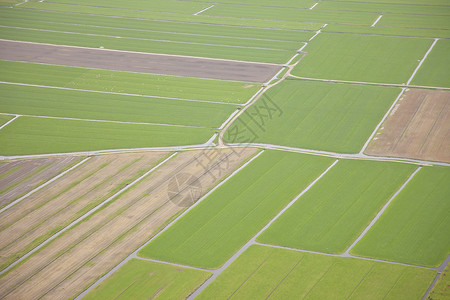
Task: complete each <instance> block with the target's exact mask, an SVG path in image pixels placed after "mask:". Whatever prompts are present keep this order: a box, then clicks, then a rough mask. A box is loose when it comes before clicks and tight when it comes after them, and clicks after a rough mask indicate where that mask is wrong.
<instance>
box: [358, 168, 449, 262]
mask: <svg viewBox="0 0 450 300" xmlns="http://www.w3.org/2000/svg"><path fill="white" fill-rule="evenodd" d="M449 182H450V170H449V169H448V167H437V166H435V167H424V168H423V169H422V170H420V171H419V173H417V175H416V176H415V177H414V178H413V179H412V180H411V181H410V182H409V183H408V185H407V186H406V187H405V189H404V190H403V191H402V192H401V193H400V194H399V195H398V196H397V197H396V198H395V199H394V201H393V202H392V203H391V204H390V206H389V207H388V209H387V210H386V211H385V212H384V214H383V215H382V216H381V218H380V219H379V220H378V221H377V222H376V223H375V225H374V226H373V227H372V228H371V229H370V231H369V232H367V234H366V235H365V236H364V237H363V239H361V241H360V242H359V243H358V244H356V246H355V247H354V248H353V250H352V253H353V254H355V255H360V256H367V257H376V258H380V259H385V260H393V261H398V262H403V263H409V264H415V265H422V266H430V267H437V266H439V265H440V264H441V263H442V262H443V261H444V259H445V258H447V256H448V255H449V254H450V240H449V238H448V237H449V236H450V215H449V213H448V212H449V211H450V201H448V200H449V195H450V185H449V184H448V183H449Z"/></svg>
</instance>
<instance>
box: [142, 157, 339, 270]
mask: <svg viewBox="0 0 450 300" xmlns="http://www.w3.org/2000/svg"><path fill="white" fill-rule="evenodd" d="M332 161H333V160H332V159H331V158H325V157H315V156H308V155H302V154H297V153H288V152H278V151H266V152H265V153H263V154H262V155H261V156H260V157H258V158H257V159H256V160H255V161H253V162H252V163H250V164H249V165H248V166H247V167H246V168H245V169H243V170H242V171H240V172H239V173H238V174H236V175H235V176H233V177H232V178H231V179H230V180H229V181H227V182H226V183H225V184H224V185H222V186H221V187H220V188H219V189H217V190H216V191H215V192H214V193H212V194H211V195H210V196H208V197H207V198H206V199H205V200H204V201H203V202H202V203H200V205H198V206H196V207H195V208H194V209H192V210H191V211H190V212H189V213H188V214H186V215H185V216H184V217H183V218H181V219H180V220H178V221H177V223H175V224H174V225H173V226H171V227H170V228H169V229H168V230H166V231H165V232H164V233H163V234H161V235H160V236H159V237H157V238H156V239H155V240H153V241H152V242H151V243H150V244H149V245H148V246H146V247H145V248H144V249H142V250H141V251H140V252H139V255H141V256H144V257H150V258H155V259H159V260H166V261H171V262H177V263H182V264H188V265H192V266H199V267H205V268H216V267H219V266H220V265H222V264H223V263H225V261H226V260H227V259H228V258H229V257H230V256H232V255H233V254H234V253H235V252H236V251H237V250H239V248H241V247H242V246H243V245H244V244H245V243H246V242H247V241H248V240H249V239H250V238H252V237H253V236H254V235H255V234H256V233H257V232H258V231H259V230H260V229H261V228H262V227H263V226H264V225H266V224H267V223H268V222H269V221H270V220H271V219H272V218H273V217H274V216H275V215H276V214H277V213H278V212H279V211H280V210H281V209H282V208H283V207H284V206H285V205H287V204H288V203H289V202H290V201H291V200H292V199H293V198H294V197H295V196H296V195H297V194H299V193H300V192H301V191H302V189H303V188H305V187H306V186H307V185H308V184H309V183H311V182H312V181H313V180H314V179H315V178H316V177H317V176H319V175H320V173H321V172H323V171H324V170H325V169H326V167H327V166H329V165H330V164H331V163H332Z"/></svg>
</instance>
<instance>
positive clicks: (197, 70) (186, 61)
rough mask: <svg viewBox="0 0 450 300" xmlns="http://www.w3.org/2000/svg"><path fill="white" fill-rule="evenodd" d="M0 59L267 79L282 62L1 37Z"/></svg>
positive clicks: (251, 80)
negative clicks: (57, 43) (27, 40)
mask: <svg viewBox="0 0 450 300" xmlns="http://www.w3.org/2000/svg"><path fill="white" fill-rule="evenodd" d="M0 59H7V60H15V61H25V62H35V63H46V64H54V65H64V66H76V67H86V68H98V69H107V70H116V71H131V72H140V73H153V74H166V75H178V76H190V77H199V78H212V79H225V80H236V81H248V82H266V81H268V80H269V79H271V78H272V76H274V75H275V74H276V73H277V72H278V71H279V70H280V69H281V66H280V65H276V64H263V63H254V62H239V61H232V60H222V59H220V60H219V59H207V58H196V57H186V56H175V55H164V54H153V53H138V52H127V51H118V50H114V51H112V50H107V49H95V48H80V47H71V46H57V45H48V44H39V43H28V42H18V41H6V40H0Z"/></svg>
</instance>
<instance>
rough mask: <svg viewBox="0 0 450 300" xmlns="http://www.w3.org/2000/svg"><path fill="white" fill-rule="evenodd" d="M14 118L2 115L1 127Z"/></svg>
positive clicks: (0, 118) (0, 119)
mask: <svg viewBox="0 0 450 300" xmlns="http://www.w3.org/2000/svg"><path fill="white" fill-rule="evenodd" d="M12 118H14V117H13V116H8V115H0V126H2V125H3V124H5V123H6V122H8V121H9V120H11V119H12Z"/></svg>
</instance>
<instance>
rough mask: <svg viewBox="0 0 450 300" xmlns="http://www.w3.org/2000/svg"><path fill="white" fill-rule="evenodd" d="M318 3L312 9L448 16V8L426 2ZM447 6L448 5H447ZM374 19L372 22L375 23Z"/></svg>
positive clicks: (449, 8) (386, 14)
mask: <svg viewBox="0 0 450 300" xmlns="http://www.w3.org/2000/svg"><path fill="white" fill-rule="evenodd" d="M379 2H380V3H377V2H369V1H360V2H359V1H358V2H356V1H355V2H353V1H348V2H342V1H326V0H325V1H320V2H319V4H318V5H317V6H316V7H315V8H314V9H317V10H321V9H324V10H329V9H330V10H336V11H363V12H375V13H379V14H384V15H383V18H384V17H385V16H388V15H389V13H402V14H419V15H442V14H443V11H444V12H445V11H446V12H447V14H450V7H441V6H436V5H428V1H423V0H422V1H420V2H421V4H422V5H421V4H416V5H411V4H408V3H389V2H393V1H389V2H387V1H379ZM447 4H448V3H447ZM375 20H376V19H374V20H373V21H375Z"/></svg>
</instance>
